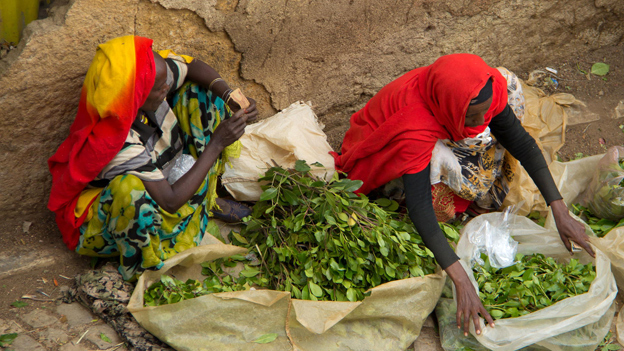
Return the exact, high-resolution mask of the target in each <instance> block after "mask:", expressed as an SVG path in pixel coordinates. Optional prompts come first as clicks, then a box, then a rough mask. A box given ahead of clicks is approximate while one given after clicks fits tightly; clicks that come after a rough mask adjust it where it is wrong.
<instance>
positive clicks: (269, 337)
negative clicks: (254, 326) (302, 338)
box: [254, 333, 277, 344]
mask: <svg viewBox="0 0 624 351" xmlns="http://www.w3.org/2000/svg"><path fill="white" fill-rule="evenodd" d="M275 339H277V334H276V333H269V334H264V335H262V336H261V337H259V338H257V339H256V340H254V342H255V343H256V344H268V343H270V342H273V341H275Z"/></svg>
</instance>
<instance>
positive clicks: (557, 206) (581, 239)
mask: <svg viewBox="0 0 624 351" xmlns="http://www.w3.org/2000/svg"><path fill="white" fill-rule="evenodd" d="M550 207H551V208H552V213H553V217H554V218H555V223H556V224H557V230H558V231H559V236H560V237H561V240H562V241H563V245H565V247H566V249H568V251H570V253H573V251H572V244H571V243H570V240H572V241H574V242H575V243H576V244H578V245H579V246H580V247H582V248H583V249H585V251H587V253H588V254H590V255H591V256H592V257H596V254H595V253H594V250H592V248H591V246H590V245H589V236H587V234H586V233H585V227H584V226H583V225H582V224H581V223H579V222H578V221H576V220H575V219H574V218H572V216H570V212H569V211H568V207H567V206H566V204H565V202H563V200H556V201H553V202H551V203H550Z"/></svg>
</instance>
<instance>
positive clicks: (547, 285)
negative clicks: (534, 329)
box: [473, 254, 596, 319]
mask: <svg viewBox="0 0 624 351" xmlns="http://www.w3.org/2000/svg"><path fill="white" fill-rule="evenodd" d="M481 258H483V260H484V261H485V263H484V265H475V266H474V267H473V271H474V276H475V279H476V280H477V283H478V284H479V296H480V297H481V301H482V302H483V305H484V306H485V308H486V309H487V311H488V312H489V313H490V315H491V316H492V318H494V319H501V318H512V317H519V316H523V315H525V314H528V313H531V312H535V311H537V310H540V309H542V308H544V307H548V306H550V305H552V304H554V303H556V302H558V301H561V300H563V299H565V298H568V297H571V296H576V295H580V294H583V293H586V292H587V291H588V290H589V286H590V285H591V283H592V281H594V278H595V277H596V270H595V269H594V267H593V265H592V264H591V263H588V264H586V265H583V264H580V263H579V262H578V260H575V259H571V260H570V263H568V264H558V263H557V262H555V260H554V259H553V258H552V257H544V255H542V254H533V255H530V256H523V255H521V254H518V255H517V256H516V261H517V262H516V264H514V265H513V266H510V267H507V268H503V269H496V268H492V267H491V266H490V262H489V259H488V257H487V256H486V255H483V254H482V255H481Z"/></svg>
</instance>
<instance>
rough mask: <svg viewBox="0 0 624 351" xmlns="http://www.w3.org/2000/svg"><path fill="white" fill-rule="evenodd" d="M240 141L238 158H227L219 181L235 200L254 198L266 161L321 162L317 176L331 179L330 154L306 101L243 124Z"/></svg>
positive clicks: (285, 164)
mask: <svg viewBox="0 0 624 351" xmlns="http://www.w3.org/2000/svg"><path fill="white" fill-rule="evenodd" d="M240 141H241V143H242V144H243V148H242V150H241V155H240V157H239V158H236V159H230V161H231V165H227V164H226V167H225V173H224V174H223V175H222V176H221V182H222V184H223V185H224V186H225V188H226V189H227V190H228V191H229V192H230V194H232V196H233V197H234V198H235V199H236V200H239V201H257V200H258V199H260V194H262V189H260V184H259V183H258V178H260V177H261V176H262V175H263V174H264V172H265V171H266V170H267V169H268V167H270V166H268V165H267V164H269V165H271V166H272V164H273V161H275V163H277V164H279V165H280V166H282V167H294V165H295V162H296V161H297V160H305V161H306V162H308V164H312V163H314V162H319V163H321V164H322V165H323V166H324V167H322V168H315V169H314V170H312V173H313V174H314V175H315V176H317V177H324V178H325V179H327V180H329V179H331V177H332V175H333V174H334V158H333V157H332V156H331V155H330V154H329V152H330V151H332V148H331V146H329V143H327V136H326V135H325V133H323V129H322V127H321V126H320V125H319V123H318V121H317V118H316V115H315V114H314V112H313V111H312V108H311V107H310V105H309V104H306V103H304V102H301V101H300V102H295V103H293V104H292V105H290V106H289V107H288V108H286V109H284V110H283V111H281V112H279V113H278V114H276V115H274V116H272V117H270V118H267V119H265V120H262V121H260V122H258V123H255V124H252V125H249V126H247V128H246V129H245V134H244V135H243V136H242V137H241V139H240Z"/></svg>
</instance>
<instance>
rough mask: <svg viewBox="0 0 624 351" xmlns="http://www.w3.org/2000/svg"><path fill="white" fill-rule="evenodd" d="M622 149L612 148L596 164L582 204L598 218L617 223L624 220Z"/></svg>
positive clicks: (623, 149)
mask: <svg viewBox="0 0 624 351" xmlns="http://www.w3.org/2000/svg"><path fill="white" fill-rule="evenodd" d="M621 159H624V147H621V146H612V147H610V148H609V149H608V150H607V153H606V154H605V155H604V157H603V158H602V159H601V160H600V161H599V162H598V166H597V167H596V170H595V172H594V176H593V178H592V180H591V182H590V183H589V187H588V188H587V190H586V192H585V194H584V196H583V203H584V204H585V205H586V206H587V207H588V208H589V209H590V210H591V211H592V212H593V213H594V215H596V217H599V218H606V219H610V220H612V221H619V220H620V219H622V218H624V186H622V185H621V183H622V181H623V180H624V169H622V166H620V160H621Z"/></svg>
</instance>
